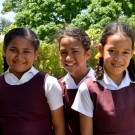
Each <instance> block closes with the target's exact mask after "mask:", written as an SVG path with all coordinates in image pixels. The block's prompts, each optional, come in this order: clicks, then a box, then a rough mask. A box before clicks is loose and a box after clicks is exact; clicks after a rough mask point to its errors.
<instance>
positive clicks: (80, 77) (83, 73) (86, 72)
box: [70, 68, 89, 85]
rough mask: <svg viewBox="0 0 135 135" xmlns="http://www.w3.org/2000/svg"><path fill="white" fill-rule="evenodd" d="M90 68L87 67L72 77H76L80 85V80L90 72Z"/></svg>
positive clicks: (75, 79)
mask: <svg viewBox="0 0 135 135" xmlns="http://www.w3.org/2000/svg"><path fill="white" fill-rule="evenodd" d="M88 72H89V70H88V69H87V68H86V70H85V71H84V70H83V72H80V73H79V74H75V75H71V74H70V75H71V76H72V78H73V79H74V82H75V83H76V85H78V84H79V83H80V81H81V80H82V79H83V78H84V77H85V76H86V75H87V74H88Z"/></svg>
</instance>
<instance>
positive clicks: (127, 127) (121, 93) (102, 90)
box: [72, 70, 135, 135]
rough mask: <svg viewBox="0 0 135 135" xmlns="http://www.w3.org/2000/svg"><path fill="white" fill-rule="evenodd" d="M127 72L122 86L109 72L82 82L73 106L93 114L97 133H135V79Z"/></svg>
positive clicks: (101, 134)
mask: <svg viewBox="0 0 135 135" xmlns="http://www.w3.org/2000/svg"><path fill="white" fill-rule="evenodd" d="M125 73H126V74H125V77H124V79H123V80H122V82H121V84H120V85H119V86H117V85H116V84H115V83H114V82H113V81H112V80H111V78H109V76H108V75H107V74H106V73H105V74H104V77H103V79H102V80H96V79H95V78H93V77H91V78H88V79H86V80H85V81H84V82H83V83H82V84H81V85H80V87H79V90H78V92H77V95H76V98H75V101H74V104H73V106H72V108H73V109H74V110H76V111H78V112H80V113H82V114H84V115H86V116H88V117H91V118H93V127H94V130H93V131H94V133H93V135H135V98H134V97H135V82H133V81H132V80H131V79H130V77H129V74H128V71H127V70H126V71H125Z"/></svg>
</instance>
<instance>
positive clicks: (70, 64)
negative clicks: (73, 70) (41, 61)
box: [66, 64, 74, 66]
mask: <svg viewBox="0 0 135 135" xmlns="http://www.w3.org/2000/svg"><path fill="white" fill-rule="evenodd" d="M66 65H68V66H73V65H74V64H66Z"/></svg>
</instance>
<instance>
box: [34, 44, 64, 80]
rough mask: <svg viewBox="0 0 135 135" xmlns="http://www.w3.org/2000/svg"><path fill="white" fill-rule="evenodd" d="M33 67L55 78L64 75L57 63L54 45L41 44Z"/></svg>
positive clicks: (57, 54) (56, 49) (56, 52)
mask: <svg viewBox="0 0 135 135" xmlns="http://www.w3.org/2000/svg"><path fill="white" fill-rule="evenodd" d="M34 66H35V68H37V69H38V70H39V71H43V72H47V73H49V74H51V75H53V76H55V77H57V78H61V77H62V76H64V75H65V74H66V71H65V70H64V69H63V68H62V66H61V64H60V62H59V52H58V47H57V46H56V45H54V44H46V43H43V42H41V45H40V53H39V56H38V58H37V61H35V62H34Z"/></svg>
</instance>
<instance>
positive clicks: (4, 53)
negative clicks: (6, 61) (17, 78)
mask: <svg viewBox="0 0 135 135" xmlns="http://www.w3.org/2000/svg"><path fill="white" fill-rule="evenodd" d="M6 50H7V48H6V46H4V45H3V56H4V57H6Z"/></svg>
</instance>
